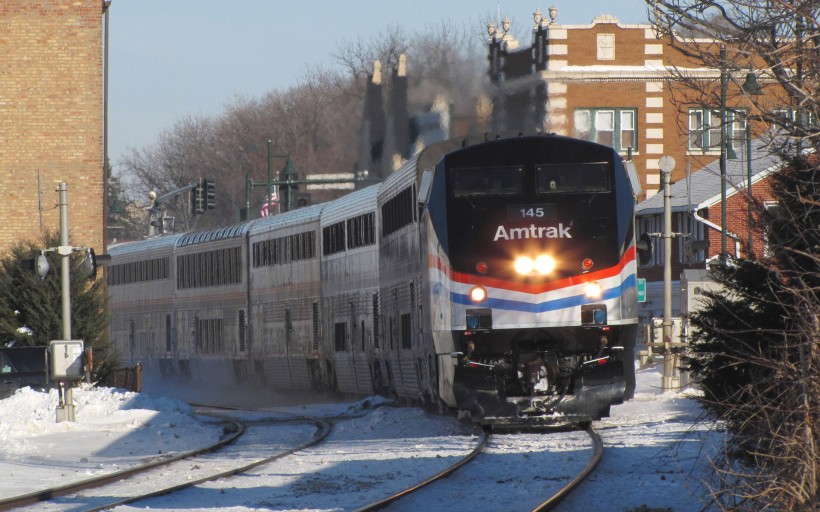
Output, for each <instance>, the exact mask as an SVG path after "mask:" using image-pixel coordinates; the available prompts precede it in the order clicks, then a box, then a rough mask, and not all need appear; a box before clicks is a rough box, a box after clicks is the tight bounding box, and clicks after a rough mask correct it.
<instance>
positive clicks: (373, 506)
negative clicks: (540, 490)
mask: <svg viewBox="0 0 820 512" xmlns="http://www.w3.org/2000/svg"><path fill="white" fill-rule="evenodd" d="M584 431H585V432H586V433H587V434H588V435H589V437H590V439H591V440H592V445H593V454H592V457H591V458H590V459H589V461H588V462H587V463H586V464H585V465H584V467H583V468H582V470H581V471H580V472H579V473H578V474H577V475H576V476H574V477H573V478H571V479H569V482H568V483H567V484H565V485H564V486H563V487H561V488H560V489H559V490H558V491H555V492H553V494H552V495H551V496H550V497H549V498H548V499H547V500H545V501H544V502H542V503H540V504H539V505H537V506H536V507H535V508H534V509H533V511H534V512H547V511H550V510H554V509H555V507H556V506H558V504H559V503H560V502H561V501H562V500H563V499H564V498H566V497H567V496H569V494H570V493H572V491H574V490H575V489H576V488H577V487H578V485H580V484H581V482H583V481H584V480H585V479H586V478H587V477H588V476H589V475H590V474H591V473H592V472H593V471H594V469H595V467H596V466H597V465H598V463H599V462H600V460H601V458H602V456H603V441H602V440H601V437H600V436H599V435H598V433H597V432H595V430H593V429H592V427H591V426H587V427H586V428H585V429H584ZM545 435H546V434H545ZM489 441H490V434H489V433H485V434H484V435H483V437H482V438H481V439H480V441H479V443H478V445H477V446H476V447H475V449H473V451H472V452H470V453H469V454H467V455H466V456H465V457H463V458H462V459H460V460H459V461H457V462H455V463H453V464H452V465H451V466H449V467H447V468H445V469H444V470H442V471H440V472H439V473H437V474H435V475H433V476H432V477H430V478H428V479H426V480H424V481H423V482H420V483H418V484H416V485H413V486H411V487H408V488H406V489H403V490H401V491H399V492H396V493H394V494H392V495H390V496H388V497H386V498H384V499H382V500H379V501H376V502H374V503H370V504H368V505H366V506H364V507H361V508H359V509H357V512H371V511H375V510H381V509H383V508H386V507H388V506H390V505H391V504H393V503H396V502H398V501H399V500H400V499H401V498H404V497H406V496H408V495H411V494H412V493H415V492H417V491H419V490H421V489H423V488H425V487H427V486H429V485H430V484H433V483H435V482H438V481H440V480H442V479H444V478H446V477H448V476H450V475H452V474H453V473H454V472H456V471H457V470H458V469H460V468H462V467H463V466H465V465H466V464H467V463H469V462H470V461H472V460H474V459H475V458H476V457H477V456H478V455H479V454H480V453H481V452H482V451H483V450H484V449H485V448H486V446H487V444H488V443H489ZM397 507H398V508H401V507H402V504H401V503H398V504H397ZM478 508H480V507H478ZM456 509H457V507H456Z"/></svg>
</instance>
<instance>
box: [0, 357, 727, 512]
mask: <svg viewBox="0 0 820 512" xmlns="http://www.w3.org/2000/svg"><path fill="white" fill-rule="evenodd" d="M660 382H661V375H660V373H659V371H658V370H657V369H654V368H652V369H648V370H643V371H640V372H639V374H638V390H637V392H636V395H635V398H634V399H633V400H631V401H629V402H627V403H625V404H622V405H619V406H615V407H613V408H612V416H611V417H609V418H605V419H603V420H601V421H600V422H596V423H595V424H594V427H595V428H596V430H598V432H599V433H600V434H601V436H602V438H603V439H604V443H605V446H606V451H605V453H604V457H603V460H602V462H601V464H600V465H599V466H598V469H597V470H596V472H595V473H594V474H593V475H592V476H591V478H590V480H588V481H587V482H585V483H584V484H583V486H582V487H581V488H580V489H579V490H578V491H576V493H574V494H573V495H572V496H570V497H569V498H568V499H567V500H566V501H565V502H564V503H563V504H562V505H561V506H560V507H559V510H562V511H587V510H596V511H606V512H609V511H615V512H620V511H632V510H642V511H648V510H652V511H658V512H660V511H663V512H695V511H700V510H701V509H702V508H703V506H704V503H703V502H702V501H701V497H702V496H703V493H704V486H703V484H702V480H703V478H704V476H705V475H707V474H708V471H707V467H706V454H707V453H708V452H709V450H711V449H715V448H716V447H718V446H719V445H720V443H721V438H720V435H719V434H717V433H715V432H714V431H711V430H709V429H708V428H707V426H705V425H703V424H701V423H699V422H698V421H697V420H698V418H699V416H700V414H701V411H700V409H699V407H698V406H697V404H696V403H695V402H694V400H692V398H691V397H690V396H689V395H688V394H687V393H686V392H662V391H661V390H660ZM74 399H75V403H76V420H77V421H76V422H61V423H57V422H56V412H55V408H56V406H57V405H58V398H57V393H56V391H54V390H52V391H51V392H41V391H35V390H32V389H29V388H25V389H22V390H19V391H18V392H17V393H16V394H14V395H13V396H11V397H9V398H7V399H5V400H0V474H2V475H3V478H2V479H0V498H8V497H11V496H16V495H20V494H25V493H27V492H32V491H34V490H37V489H40V488H44V487H47V486H53V485H59V484H65V483H68V482H69V481H70V480H79V479H82V478H85V477H87V476H91V475H98V474H101V473H103V472H110V471H116V470H119V469H123V468H124V467H127V466H129V465H133V464H135V463H138V462H140V461H143V460H146V459H149V458H153V457H158V456H162V455H167V454H169V453H178V452H184V451H188V450H191V449H194V448H197V447H200V446H203V445H206V444H209V443H212V442H214V441H215V440H216V439H218V437H219V435H220V434H221V427H220V426H219V425H217V424H216V423H213V422H209V421H206V420H203V419H202V418H201V417H198V416H195V415H194V414H193V410H192V408H191V407H190V406H188V405H187V404H185V403H183V402H180V401H178V400H176V399H172V398H167V397H162V396H156V395H154V396H152V395H148V394H145V393H143V394H135V393H129V392H124V391H122V390H117V389H110V388H93V387H81V388H77V389H75V390H74ZM384 403H385V400H384V399H382V398H379V397H373V398H371V399H369V400H367V401H363V402H358V403H354V404H351V403H341V404H338V403H337V404H312V405H306V406H290V407H286V408H279V409H277V410H285V411H290V412H294V413H298V414H307V415H313V416H320V417H335V416H341V415H359V416H360V417H358V418H355V419H349V420H343V421H338V422H337V423H336V426H335V428H334V431H333V433H332V434H331V436H330V437H329V438H328V440H327V441H326V442H325V443H323V444H322V445H320V446H319V447H317V448H315V449H312V450H307V451H305V452H300V453H298V454H296V455H294V456H291V457H288V458H286V459H283V460H282V461H281V462H279V463H274V464H271V465H265V466H261V467H259V468H257V470H255V471H254V472H253V473H252V474H247V475H243V477H244V478H239V477H237V478H233V479H226V480H220V481H217V482H209V483H206V484H203V485H201V486H198V487H197V488H195V489H190V490H186V491H182V492H178V493H174V494H172V495H168V496H163V497H159V498H155V499H152V500H150V501H147V502H142V503H137V504H134V505H131V506H127V507H120V508H119V509H118V510H129V511H130V510H144V509H145V508H146V507H150V509H151V510H220V511H226V510H229V511H232V512H240V511H242V512H244V511H250V510H263V509H264V510H283V511H284V510H321V511H330V510H353V509H355V508H357V507H361V506H363V505H366V504H367V503H370V502H373V501H377V500H378V499H381V498H382V497H384V496H385V495H386V494H387V493H388V489H390V490H393V491H395V490H398V489H400V488H402V487H405V486H407V485H410V484H413V483H417V482H419V481H421V480H423V479H426V478H427V477H429V476H432V475H433V474H435V473H437V472H438V471H440V470H441V469H443V467H445V466H446V465H447V464H449V463H450V461H451V460H454V459H455V458H456V457H459V456H461V455H463V454H465V453H467V452H468V451H469V450H470V449H472V446H474V443H475V438H474V437H473V436H470V435H469V434H468V435H465V433H466V432H469V429H466V428H465V426H464V425H462V424H459V423H458V422H457V421H456V420H455V419H454V418H451V417H445V416H431V415H430V414H428V413H425V412H423V411H421V410H418V409H407V408H396V407H378V406H379V405H383V404H384ZM258 416H259V413H253V414H252V415H251V414H248V415H247V416H246V418H247V419H254V418H256V417H258ZM240 417H242V415H240ZM584 438H585V434H582V433H577V432H576V433H572V434H566V433H565V434H556V435H553V434H538V435H529V434H528V435H518V437H511V436H494V438H493V440H492V442H491V444H490V446H489V447H488V449H487V450H486V452H485V453H484V454H482V455H480V456H479V459H476V461H475V464H472V463H471V465H468V466H466V467H465V468H463V469H462V470H461V471H459V472H457V473H456V474H454V475H452V476H451V477H449V478H448V479H447V480H445V481H444V482H443V483H437V484H434V485H435V486H436V487H433V488H431V489H430V492H425V493H424V494H422V495H420V496H418V497H414V496H409V497H407V498H405V499H403V500H401V501H399V502H397V503H396V504H394V505H393V506H391V507H390V510H441V509H443V508H445V507H446V508H447V509H448V511H453V510H475V509H476V508H475V507H476V504H477V503H479V504H480V505H481V506H480V508H481V509H483V510H531V508H532V507H533V506H534V505H537V504H538V503H539V502H540V501H539V499H538V498H539V497H538V496H532V492H533V489H534V488H536V489H539V488H540V489H545V490H546V489H553V488H557V486H558V485H559V484H563V483H565V481H564V482H562V481H559V479H557V478H555V477H556V476H564V477H568V476H571V475H572V474H573V473H574V471H576V469H574V468H575V467H576V466H577V467H578V468H580V466H581V465H582V464H583V463H584V462H585V461H586V460H587V459H588V457H589V453H590V452H589V442H588V441H585V439H584ZM471 466H472V469H471ZM533 468H545V469H544V475H543V477H542V476H540V475H539V474H537V471H536V470H534V469H533ZM556 468H560V470H556ZM534 485H535V487H534ZM546 495H547V493H546V492H545V493H544V496H543V498H545V497H546Z"/></svg>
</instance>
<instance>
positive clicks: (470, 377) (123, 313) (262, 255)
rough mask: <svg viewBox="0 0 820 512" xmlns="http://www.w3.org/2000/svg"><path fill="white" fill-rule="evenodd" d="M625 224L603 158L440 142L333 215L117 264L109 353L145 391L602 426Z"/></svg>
mask: <svg viewBox="0 0 820 512" xmlns="http://www.w3.org/2000/svg"><path fill="white" fill-rule="evenodd" d="M634 207H635V193H634V191H633V182H632V180H631V179H630V176H629V173H628V172H627V169H626V167H625V166H624V163H623V162H622V160H621V157H620V156H619V155H618V154H617V153H616V152H615V151H613V150H612V149H611V148H609V147H606V146H602V145H598V144H595V143H591V142H586V141H581V140H576V139H572V138H568V137H562V136H556V135H534V136H514V137H499V138H497V139H495V140H489V141H480V142H474V143H473V142H472V141H469V140H459V141H455V140H453V141H446V142H442V143H439V144H437V145H433V146H430V147H428V148H426V149H425V150H423V151H422V152H420V153H419V154H418V155H416V156H415V157H413V158H412V159H410V160H408V161H407V162H406V163H405V164H404V165H403V166H402V167H401V168H400V169H398V170H397V171H396V172H394V173H393V174H392V175H390V176H389V177H388V178H387V179H385V180H384V181H383V182H382V183H380V184H378V185H373V186H370V187H368V188H364V189H361V190H358V191H355V192H353V193H351V194H349V195H347V196H344V197H342V198H340V199H337V200H334V201H330V202H328V203H324V204H317V205H312V206H308V207H305V208H301V209H297V210H294V211H290V212H287V213H283V214H280V215H276V216H272V217H267V218H262V219H258V220H253V221H250V222H247V223H243V224H239V225H236V226H231V227H226V228H221V229H215V230H211V231H203V232H196V233H185V234H174V235H168V236H163V237H157V238H151V239H146V240H143V241H138V242H131V243H125V244H120V245H116V246H112V247H111V248H110V249H109V251H108V252H109V254H110V255H111V262H110V264H109V265H108V268H107V272H106V276H107V277H106V278H107V283H108V287H107V289H108V294H109V299H110V301H109V305H110V311H111V314H112V321H111V327H110V337H111V340H112V342H113V343H114V345H115V347H116V348H117V350H118V352H119V353H120V355H121V358H122V361H123V363H125V364H135V363H137V362H140V363H141V364H142V365H143V369H144V372H145V375H146V378H149V379H158V380H161V381H169V382H179V381H188V382H191V383H196V382H203V383H204V382H209V383H220V382H224V383H232V384H244V385H248V386H250V387H256V388H261V387H265V388H271V389H278V390H291V389H293V390H315V391H337V392H343V393H349V394H356V395H369V394H374V393H377V394H383V395H387V396H393V397H396V398H398V399H402V400H404V401H407V402H413V403H419V404H431V405H435V406H438V407H439V409H440V410H451V411H457V412H458V413H459V414H460V415H461V416H467V417H470V418H472V419H473V420H474V421H477V422H482V423H485V424H501V423H516V422H523V423H526V422H538V421H540V420H542V419H543V420H546V419H547V418H549V417H554V416H572V417H575V416H577V417H581V418H588V419H590V420H591V419H598V418H600V417H602V416H605V415H608V414H609V410H610V406H611V405H612V404H617V403H620V402H622V401H623V400H624V399H625V398H628V397H630V396H631V394H632V392H633V390H634V379H635V367H634V348H635V341H636V338H637V333H638V314H637V293H636V265H637V264H636V242H635V229H634Z"/></svg>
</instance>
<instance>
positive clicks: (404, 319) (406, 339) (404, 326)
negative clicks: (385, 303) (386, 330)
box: [401, 313, 413, 349]
mask: <svg viewBox="0 0 820 512" xmlns="http://www.w3.org/2000/svg"><path fill="white" fill-rule="evenodd" d="M412 333H413V328H412V327H411V324H410V314H409V313H405V314H403V315H401V348H404V349H408V348H412V347H413V338H412Z"/></svg>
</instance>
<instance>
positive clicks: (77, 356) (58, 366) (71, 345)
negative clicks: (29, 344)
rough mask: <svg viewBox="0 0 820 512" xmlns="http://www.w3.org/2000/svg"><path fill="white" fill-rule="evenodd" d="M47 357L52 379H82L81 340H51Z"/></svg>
mask: <svg viewBox="0 0 820 512" xmlns="http://www.w3.org/2000/svg"><path fill="white" fill-rule="evenodd" d="M48 355H49V362H50V363H51V365H50V366H51V378H52V379H54V380H61V379H81V378H82V377H83V340H52V341H51V343H49V344H48Z"/></svg>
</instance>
